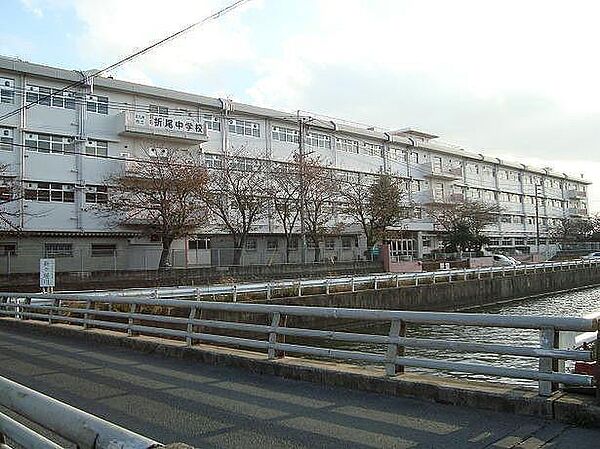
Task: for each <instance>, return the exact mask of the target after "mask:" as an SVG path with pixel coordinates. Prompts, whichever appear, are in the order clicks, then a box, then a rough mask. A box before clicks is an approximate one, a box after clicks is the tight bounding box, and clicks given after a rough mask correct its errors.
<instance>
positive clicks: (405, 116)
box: [0, 0, 600, 212]
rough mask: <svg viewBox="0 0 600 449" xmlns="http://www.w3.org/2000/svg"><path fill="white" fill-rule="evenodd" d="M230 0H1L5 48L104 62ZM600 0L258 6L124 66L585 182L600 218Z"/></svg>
mask: <svg viewBox="0 0 600 449" xmlns="http://www.w3.org/2000/svg"><path fill="white" fill-rule="evenodd" d="M230 2H231V0H169V1H164V0H163V1H155V0H127V1H124V0H0V3H1V4H3V5H4V6H5V7H4V8H3V19H2V22H3V24H2V25H3V26H2V28H0V54H2V55H5V56H14V57H18V58H21V59H23V60H27V61H31V62H36V63H41V64H48V65H54V66H59V67H63V68H68V69H79V70H86V69H92V68H101V67H104V66H106V65H109V64H110V63H112V62H115V61H116V60H118V59H120V58H121V57H123V56H126V55H128V54H130V53H132V52H133V51H135V50H137V49H140V48H143V47H144V46H145V45H147V44H149V43H151V42H154V41H156V40H157V39H160V38H162V37H164V36H166V35H167V34H169V33H171V32H174V31H177V30H178V29H180V28H182V27H184V26H185V25H188V24H190V23H192V22H194V21H197V20H200V19H202V18H203V17H205V16H207V15H208V14H210V13H212V12H214V11H216V10H217V9H219V8H221V7H223V6H225V5H227V4H228V3H230ZM599 16H600V2H597V1H588V0H578V1H576V2H564V1H554V0H519V1H515V0H502V1H499V0H486V1H481V0H453V1H447V0H250V1H248V2H247V3H245V4H244V5H243V6H242V7H240V8H238V9H236V10H235V11H234V12H233V13H231V14H229V15H226V16H223V17H221V18H220V19H218V20H217V21H214V22H211V23H210V24H208V25H205V26H203V27H201V28H197V29H195V30H193V31H191V32H189V33H187V34H185V35H184V36H183V37H181V38H179V39H177V40H176V41H172V42H170V43H169V44H167V45H165V46H164V47H161V48H159V49H157V50H155V51H153V52H152V53H150V54H148V55H145V56H143V57H141V58H139V59H136V60H135V61H132V62H131V63H128V64H127V65H126V66H124V67H122V68H120V69H118V70H117V71H115V72H114V73H113V74H112V75H113V76H115V77H116V78H121V79H126V80H129V81H135V82H142V83H145V84H152V85H157V86H163V87H169V88H173V89H178V90H184V91H188V92H194V93H198V94H203V95H209V96H217V97H227V98H231V99H233V100H235V101H239V102H245V103H250V104H254V105H258V106H265V107H271V108H276V109H282V110H285V111H295V110H298V109H300V110H303V111H310V112H313V113H318V114H324V115H329V116H332V117H339V118H343V119H346V120H351V121H355V122H360V123H366V124H370V125H376V126H379V127H383V128H388V129H399V128H405V127H414V128H418V129H420V130H423V131H427V132H430V133H433V134H436V135H439V136H441V140H443V141H444V142H448V143H451V144H455V145H458V146H460V147H462V148H465V149H466V150H468V151H473V152H476V153H483V154H486V155H489V156H494V157H500V158H502V159H505V160H512V161H517V162H522V163H526V164H531V165H534V166H538V167H551V168H552V169H554V171H556V172H558V173H563V172H566V173H569V174H571V175H574V176H580V174H583V175H584V177H585V178H586V179H588V180H590V181H592V182H597V183H598V186H592V188H591V190H590V199H591V201H590V209H591V210H592V211H593V212H600V177H599V176H598V174H599V173H600V152H599V151H598V148H599V147H600V132H598V131H599V129H598V128H599V127H598V124H600V88H599V87H598V80H600V60H599V59H598V58H597V57H596V54H597V42H598V41H599V40H600V39H599V38H600V36H599V34H600V28H599V27H598V26H597V24H596V22H597V18H598V17H599Z"/></svg>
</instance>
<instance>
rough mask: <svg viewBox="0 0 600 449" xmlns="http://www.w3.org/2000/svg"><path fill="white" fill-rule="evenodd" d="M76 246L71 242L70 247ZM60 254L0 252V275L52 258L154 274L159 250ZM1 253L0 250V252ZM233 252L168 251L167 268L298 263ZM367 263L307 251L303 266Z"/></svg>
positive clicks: (344, 254)
mask: <svg viewBox="0 0 600 449" xmlns="http://www.w3.org/2000/svg"><path fill="white" fill-rule="evenodd" d="M78 244H80V243H78V242H75V243H73V245H78ZM81 245H82V246H81V247H72V248H70V249H65V250H64V251H60V252H57V251H55V252H48V251H46V250H44V248H40V249H39V250H32V249H27V250H26V249H21V248H15V249H14V250H10V251H6V250H5V251H4V252H2V251H0V274H3V275H10V274H17V273H35V272H37V271H38V269H39V260H40V259H43V258H54V259H55V261H56V271H57V272H63V273H66V272H93V271H121V270H139V271H145V270H156V269H157V268H158V265H159V260H160V256H161V252H162V249H161V248H160V247H159V246H156V245H154V246H153V247H149V246H142V245H131V246H130V247H128V248H123V247H121V246H119V247H118V248H116V249H111V248H108V249H106V248H105V249H102V248H100V249H94V248H91V249H90V247H89V245H87V246H85V245H84V244H81ZM0 249H1V248H0ZM235 253H236V250H235V249H234V248H212V249H202V250H199V249H171V250H170V252H169V256H168V258H167V264H168V266H169V267H172V268H202V267H229V266H251V265H267V266H268V265H283V264H294V263H301V262H302V256H301V254H300V251H299V250H295V251H291V252H289V253H288V254H286V251H285V249H282V248H277V249H273V250H269V249H266V248H262V247H259V248H256V249H253V250H251V249H243V250H241V251H240V260H239V263H234V260H235ZM358 260H368V257H367V256H365V255H364V254H363V253H362V252H361V250H360V249H359V248H355V247H352V248H348V249H346V248H340V247H339V246H338V247H335V248H325V247H324V248H321V251H320V256H319V260H318V261H315V260H314V250H313V249H308V250H307V253H306V262H307V263H308V264H311V263H336V262H350V261H358Z"/></svg>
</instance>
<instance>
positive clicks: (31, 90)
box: [25, 85, 75, 109]
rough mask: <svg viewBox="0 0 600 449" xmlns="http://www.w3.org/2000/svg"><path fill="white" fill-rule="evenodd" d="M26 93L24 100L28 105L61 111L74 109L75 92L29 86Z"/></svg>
mask: <svg viewBox="0 0 600 449" xmlns="http://www.w3.org/2000/svg"><path fill="white" fill-rule="evenodd" d="M26 92H27V94H26V96H25V98H26V100H27V101H28V102H29V103H38V104H41V105H44V106H52V107H54V108H61V109H75V92H69V91H68V90H62V89H54V88H51V87H43V86H31V85H28V86H27V89H26Z"/></svg>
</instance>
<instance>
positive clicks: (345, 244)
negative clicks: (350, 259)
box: [342, 237, 354, 249]
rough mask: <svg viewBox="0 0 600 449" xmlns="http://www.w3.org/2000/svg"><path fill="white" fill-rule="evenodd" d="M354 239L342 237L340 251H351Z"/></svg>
mask: <svg viewBox="0 0 600 449" xmlns="http://www.w3.org/2000/svg"><path fill="white" fill-rule="evenodd" d="M353 243H354V237H342V249H352V244H353Z"/></svg>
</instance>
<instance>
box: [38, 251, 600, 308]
mask: <svg viewBox="0 0 600 449" xmlns="http://www.w3.org/2000/svg"><path fill="white" fill-rule="evenodd" d="M598 266H600V260H573V261H563V262H543V263H535V264H522V265H516V266H512V267H508V266H507V267H485V268H465V269H453V270H437V271H429V272H419V273H376V274H370V275H362V276H339V277H328V278H321V279H297V280H296V279H290V280H281V281H271V282H257V283H241V284H220V285H210V286H203V287H162V288H133V289H127V290H121V291H95V292H89V291H86V292H73V293H64V295H68V296H65V298H69V297H70V298H72V297H74V296H75V297H79V298H81V297H83V296H85V297H92V298H94V297H111V296H124V297H144V298H155V299H159V298H180V299H186V298H187V299H201V298H208V297H219V298H223V299H224V298H227V299H230V300H232V301H233V302H236V301H237V300H238V299H239V298H240V297H241V296H242V295H249V294H259V295H265V298H266V299H271V298H273V297H282V296H303V295H304V294H306V292H307V291H308V292H309V293H308V294H314V293H315V291H318V292H320V293H325V294H329V293H332V292H334V291H335V292H340V291H348V292H355V291H357V290H360V289H363V290H364V289H374V290H378V289H380V288H384V287H400V286H407V285H420V284H424V283H430V284H435V283H439V282H455V281H466V280H469V279H484V278H494V277H498V276H500V277H506V276H518V275H523V274H531V273H540V272H553V271H564V270H572V269H580V268H592V267H598ZM32 297H35V295H32Z"/></svg>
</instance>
